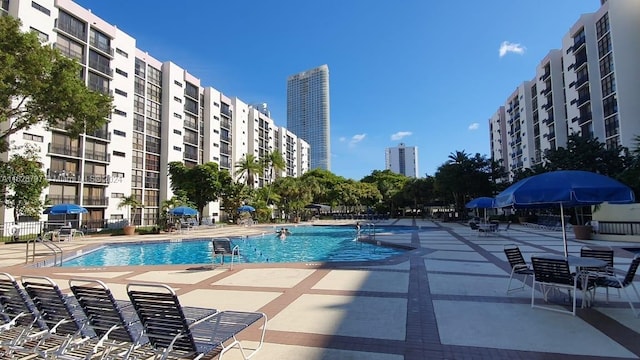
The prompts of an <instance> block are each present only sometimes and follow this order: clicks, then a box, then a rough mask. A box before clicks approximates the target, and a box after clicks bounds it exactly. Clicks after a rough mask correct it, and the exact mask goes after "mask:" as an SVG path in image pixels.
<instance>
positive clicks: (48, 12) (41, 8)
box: [31, 1, 51, 16]
mask: <svg viewBox="0 0 640 360" xmlns="http://www.w3.org/2000/svg"><path fill="white" fill-rule="evenodd" d="M31 7H32V8H34V9H36V10H38V11H40V12H41V13H43V14H45V15H47V16H51V10H49V9H47V8H46V7H44V6H42V5H40V4H38V3H37V2H35V1H32V2H31Z"/></svg>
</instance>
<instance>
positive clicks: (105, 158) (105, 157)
mask: <svg viewBox="0 0 640 360" xmlns="http://www.w3.org/2000/svg"><path fill="white" fill-rule="evenodd" d="M84 157H85V158H86V159H89V160H95V161H101V162H111V154H109V153H106V152H104V153H103V152H95V151H91V152H89V151H87V152H86V153H85V154H84Z"/></svg>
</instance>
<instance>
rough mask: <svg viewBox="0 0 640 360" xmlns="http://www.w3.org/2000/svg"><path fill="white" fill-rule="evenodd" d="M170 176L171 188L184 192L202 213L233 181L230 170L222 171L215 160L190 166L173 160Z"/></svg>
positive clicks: (170, 165) (176, 191) (174, 190)
mask: <svg viewBox="0 0 640 360" xmlns="http://www.w3.org/2000/svg"><path fill="white" fill-rule="evenodd" d="M169 177H170V179H171V190H173V192H175V193H179V192H180V193H182V194H184V195H185V196H186V197H187V199H188V200H189V201H190V202H192V203H193V204H195V206H196V209H197V210H198V212H199V213H200V214H202V213H203V211H204V207H205V206H207V205H208V204H209V203H210V202H212V201H216V200H218V198H219V197H220V195H221V194H222V190H223V188H224V187H225V186H226V185H227V184H229V183H231V182H232V180H231V175H230V174H229V172H227V171H220V170H219V169H218V164H216V163H214V162H208V163H206V164H202V165H196V166H194V167H191V168H188V167H186V166H185V164H184V163H182V162H180V161H172V162H170V163H169ZM200 221H202V216H201V217H200Z"/></svg>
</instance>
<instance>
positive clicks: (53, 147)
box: [48, 143, 81, 157]
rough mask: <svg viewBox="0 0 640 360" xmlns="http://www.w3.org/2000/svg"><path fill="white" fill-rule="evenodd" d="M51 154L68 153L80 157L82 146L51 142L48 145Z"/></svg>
mask: <svg viewBox="0 0 640 360" xmlns="http://www.w3.org/2000/svg"><path fill="white" fill-rule="evenodd" d="M48 151H49V154H57V155H67V156H73V157H80V156H81V155H80V148H77V147H76V148H74V147H70V146H65V145H57V144H52V143H49V147H48Z"/></svg>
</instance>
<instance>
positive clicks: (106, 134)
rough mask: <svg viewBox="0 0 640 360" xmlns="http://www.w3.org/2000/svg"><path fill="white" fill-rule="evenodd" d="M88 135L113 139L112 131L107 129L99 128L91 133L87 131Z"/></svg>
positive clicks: (108, 139)
mask: <svg viewBox="0 0 640 360" xmlns="http://www.w3.org/2000/svg"><path fill="white" fill-rule="evenodd" d="M87 136H91V137H94V138H98V139H103V140H107V141H111V133H110V132H109V131H107V130H97V131H94V132H91V133H87Z"/></svg>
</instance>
